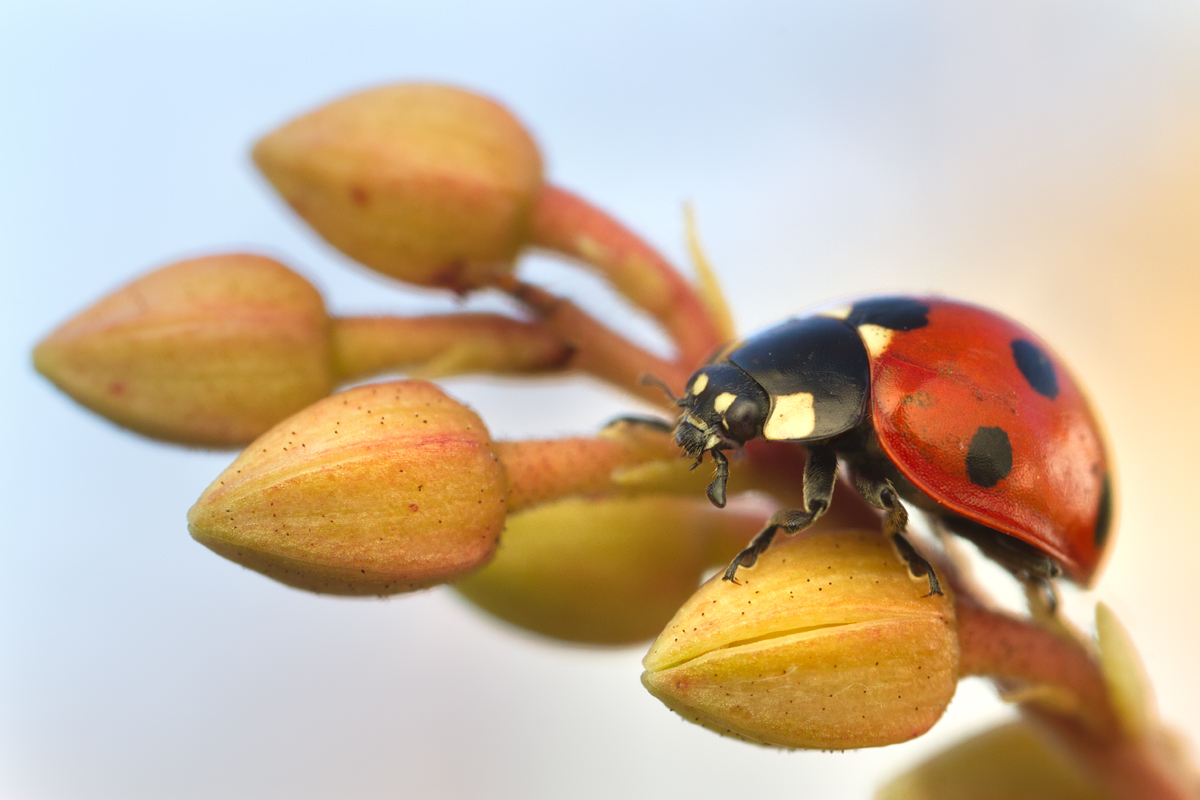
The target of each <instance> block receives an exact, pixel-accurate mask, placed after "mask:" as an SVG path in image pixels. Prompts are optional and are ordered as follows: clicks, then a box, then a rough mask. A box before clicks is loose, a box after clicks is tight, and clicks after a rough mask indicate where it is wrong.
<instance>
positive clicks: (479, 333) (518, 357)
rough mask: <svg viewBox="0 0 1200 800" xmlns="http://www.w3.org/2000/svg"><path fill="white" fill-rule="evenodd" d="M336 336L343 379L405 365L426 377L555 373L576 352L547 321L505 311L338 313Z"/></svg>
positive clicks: (336, 365) (337, 369)
mask: <svg viewBox="0 0 1200 800" xmlns="http://www.w3.org/2000/svg"><path fill="white" fill-rule="evenodd" d="M332 340H333V364H334V370H335V374H336V375H337V380H338V382H339V383H341V382H345V381H352V380H358V379H361V378H365V377H369V376H371V375H377V374H379V373H381V372H387V371H391V370H397V369H405V368H409V369H410V371H412V372H416V373H420V374H421V375H422V377H443V376H446V375H452V374H463V373H479V372H490V373H517V374H526V375H528V374H536V373H545V372H556V371H560V370H561V369H563V368H564V367H565V365H566V364H567V362H568V360H569V359H570V357H571V348H570V347H569V346H568V345H567V344H566V343H565V342H564V341H563V340H562V338H561V337H559V336H557V335H556V334H555V333H554V332H553V331H551V330H550V329H549V328H547V327H546V326H545V325H544V324H542V323H540V322H524V321H521V320H516V319H511V318H509V317H505V316H502V315H500V314H439V315H431V316H421V317H395V316H373V317H336V318H334V319H333V320H332Z"/></svg>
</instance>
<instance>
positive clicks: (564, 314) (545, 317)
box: [495, 276, 691, 407]
mask: <svg viewBox="0 0 1200 800" xmlns="http://www.w3.org/2000/svg"><path fill="white" fill-rule="evenodd" d="M495 285H496V286H497V288H499V289H501V290H502V291H504V292H506V293H507V294H508V295H510V296H511V297H513V298H515V299H517V300H519V301H520V302H522V303H523V304H525V306H526V307H527V308H529V309H531V310H532V311H534V312H536V313H537V314H538V315H539V316H540V317H541V321H542V322H543V323H544V324H545V325H546V327H547V328H549V329H550V330H552V331H554V333H555V334H557V335H558V336H559V337H561V338H562V339H563V341H565V342H566V343H567V344H568V345H569V346H570V347H571V348H572V349H573V353H572V355H571V358H570V359H569V361H568V362H567V366H568V367H569V368H573V369H578V370H580V371H582V372H586V373H588V374H590V375H594V376H596V377H597V378H600V379H602V380H604V381H606V382H608V383H611V384H612V385H614V386H616V387H618V388H620V389H624V390H625V391H627V392H629V393H630V394H633V395H635V396H637V397H640V398H642V399H643V400H648V401H649V402H651V403H654V404H655V405H658V406H667V407H672V405H671V403H670V401H669V400H668V399H667V398H666V397H664V396H663V392H662V390H661V389H660V388H658V387H655V386H647V385H645V384H643V383H642V378H643V376H646V375H652V376H654V377H656V378H658V379H659V380H661V381H663V382H665V383H666V384H667V385H668V386H670V387H671V388H672V389H673V390H674V391H676V392H679V391H680V390H681V389H682V387H683V384H684V382H685V381H686V380H687V379H688V377H689V376H690V374H691V370H689V369H687V368H685V367H683V366H681V365H679V364H677V363H672V362H670V361H666V360H664V359H661V358H659V357H658V356H656V355H654V354H653V353H650V352H649V351H647V350H644V349H642V348H640V347H638V346H637V345H635V344H633V343H632V342H630V341H629V340H628V339H625V338H624V337H622V336H620V335H619V334H617V333H616V332H615V331H613V330H612V329H611V328H609V327H608V326H607V325H605V324H603V323H602V322H600V321H598V320H596V319H595V318H594V317H592V316H590V315H589V314H587V313H586V312H585V311H583V309H581V308H579V306H577V305H575V304H574V303H573V302H571V301H570V300H566V299H564V298H561V297H558V296H556V295H553V294H550V293H549V292H547V291H546V290H544V289H541V288H539V287H537V286H533V285H532V284H528V283H523V282H521V281H518V280H516V279H515V278H512V277H510V276H503V277H500V278H497V279H496V283H495Z"/></svg>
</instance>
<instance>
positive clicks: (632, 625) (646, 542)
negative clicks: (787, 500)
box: [455, 495, 771, 644]
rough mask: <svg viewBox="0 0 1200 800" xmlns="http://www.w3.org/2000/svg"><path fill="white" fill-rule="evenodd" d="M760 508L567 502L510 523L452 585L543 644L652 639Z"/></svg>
mask: <svg viewBox="0 0 1200 800" xmlns="http://www.w3.org/2000/svg"><path fill="white" fill-rule="evenodd" d="M770 512H771V509H770V508H768V507H766V506H764V505H763V504H740V505H739V504H733V505H731V506H730V508H727V509H725V510H723V511H722V510H718V509H715V508H713V507H712V504H711V503H709V502H708V500H706V499H705V498H704V497H702V496H701V497H698V498H697V497H691V498H685V497H678V496H670V495H645V496H641V497H609V498H591V499H582V498H570V499H566V500H560V501H558V502H556V503H550V504H547V505H543V506H539V507H537V508H535V509H533V510H531V511H526V512H523V513H520V514H514V515H513V516H512V517H510V518H509V520H508V525H507V527H506V528H505V530H504V537H503V539H502V540H501V543H500V548H499V550H498V551H497V552H496V557H495V559H493V560H492V562H491V563H490V564H488V565H487V566H486V567H484V568H483V569H481V570H479V571H478V572H476V573H474V574H473V575H470V576H468V577H467V578H466V579H464V580H462V581H460V582H459V583H458V584H456V586H455V588H457V589H458V590H459V591H460V592H461V593H462V594H463V595H465V596H466V597H467V599H469V600H471V602H473V603H475V604H476V605H478V606H479V607H481V608H483V609H484V610H486V611H488V612H490V613H492V614H494V615H496V616H497V617H499V618H501V619H503V620H506V621H508V622H511V623H513V624H514V625H519V626H520V627H523V628H527V629H529V630H532V631H536V632H537V633H541V634H544V635H546V636H553V637H555V638H558V639H567V640H570V641H577V642H590V643H596V644H627V643H631V642H638V641H643V640H646V639H649V638H651V637H653V636H654V635H655V634H656V633H657V632H658V631H660V630H662V626H663V625H664V624H665V623H666V622H667V620H669V619H670V618H671V615H672V614H674V613H675V610H676V609H678V608H679V604H680V603H682V602H683V601H684V600H686V599H687V597H688V596H689V595H690V594H691V593H692V592H693V591H695V589H696V586H697V584H699V582H700V578H701V576H702V574H703V573H704V571H705V569H707V568H710V567H712V566H714V565H716V564H718V563H720V564H722V565H724V564H725V563H728V559H729V558H730V557H731V556H732V555H733V553H735V552H736V551H737V549H738V548H739V547H740V546H741V545H744V544H745V542H746V541H748V540H749V539H750V537H751V536H752V535H753V534H754V532H755V531H757V530H758V529H759V528H760V527H761V526H762V523H763V520H764V519H766V518H767V516H769V515H770Z"/></svg>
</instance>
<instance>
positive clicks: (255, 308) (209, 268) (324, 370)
mask: <svg viewBox="0 0 1200 800" xmlns="http://www.w3.org/2000/svg"><path fill="white" fill-rule="evenodd" d="M329 327H330V322H329V318H328V317H327V316H326V313H325V306H324V303H323V302H322V300H321V296H320V294H319V293H318V292H317V290H316V289H315V288H313V286H312V285H311V284H310V283H309V282H308V281H306V280H305V279H304V278H302V277H301V276H299V275H297V274H296V273H295V272H292V271H291V270H290V269H288V268H287V267H285V266H283V265H282V264H280V263H278V262H276V261H273V260H271V259H269V258H263V257H262V256H254V255H221V256H212V257H208V258H198V259H195V260H191V261H183V262H180V263H178V264H173V265H171V266H168V267H164V268H163V269H159V270H156V271H155V272H152V273H150V274H149V275H146V276H144V277H142V278H139V279H138V280H136V281H134V282H133V283H131V284H129V285H128V286H125V287H124V288H122V289H119V290H118V291H116V292H114V293H113V294H111V295H109V296H108V297H106V298H104V299H103V300H100V301H99V302H98V303H96V304H95V305H93V306H92V307H91V308H89V309H87V310H86V311H84V312H82V313H81V314H79V315H78V316H76V317H75V318H74V319H72V320H70V321H69V322H67V323H66V324H64V325H63V326H62V327H61V328H59V329H58V330H56V331H54V333H52V334H50V335H49V336H48V337H46V339H45V340H43V341H42V342H41V343H40V344H39V345H38V346H37V347H36V348H35V349H34V353H33V362H34V366H35V367H36V368H37V370H38V371H39V372H41V373H42V374H43V375H45V376H46V377H47V378H49V379H50V380H51V381H53V382H54V384H55V385H57V386H58V387H59V388H60V389H62V390H63V391H64V392H66V393H67V394H69V395H70V396H71V397H72V398H74V399H75V400H77V401H78V402H80V403H81V404H83V405H85V406H87V407H88V408H90V409H92V410H93V411H95V412H97V413H98V414H101V415H103V416H105V417H107V418H109V419H110V420H112V421H114V422H116V423H117V424H119V425H122V426H124V427H126V428H130V429H132V430H135V431H138V432H139V433H143V434H145V435H147V436H152V437H155V438H158V439H165V440H168V441H172V442H180V443H183V444H195V445H205V446H210V447H222V446H229V445H235V444H243V443H245V442H247V441H249V440H250V439H252V438H254V437H255V436H257V435H258V434H260V433H262V432H263V431H264V430H266V429H267V428H269V427H270V426H271V425H273V424H274V423H276V422H278V421H279V420H281V419H283V418H285V417H287V416H288V415H290V414H293V413H295V412H297V411H299V410H300V409H302V408H304V407H305V406H307V405H309V404H310V403H313V402H315V401H316V400H318V399H320V398H322V397H324V396H326V395H327V394H329V392H330V391H331V390H332V388H333V375H332V368H331V356H330V345H329Z"/></svg>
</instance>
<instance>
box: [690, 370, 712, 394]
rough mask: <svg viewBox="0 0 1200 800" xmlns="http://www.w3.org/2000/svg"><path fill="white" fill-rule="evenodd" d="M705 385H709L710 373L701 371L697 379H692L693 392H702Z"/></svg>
mask: <svg viewBox="0 0 1200 800" xmlns="http://www.w3.org/2000/svg"><path fill="white" fill-rule="evenodd" d="M705 386H708V375H706V374H704V373H703V372H701V373H700V374H699V375H697V376H696V380H694V381H692V394H700V393H701V392H703V391H704V387H705Z"/></svg>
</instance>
